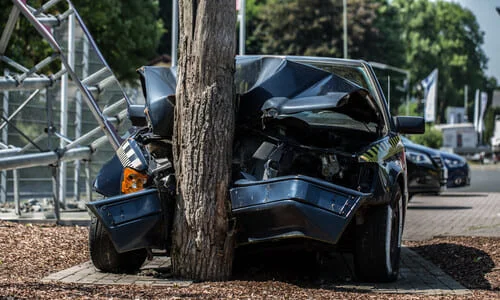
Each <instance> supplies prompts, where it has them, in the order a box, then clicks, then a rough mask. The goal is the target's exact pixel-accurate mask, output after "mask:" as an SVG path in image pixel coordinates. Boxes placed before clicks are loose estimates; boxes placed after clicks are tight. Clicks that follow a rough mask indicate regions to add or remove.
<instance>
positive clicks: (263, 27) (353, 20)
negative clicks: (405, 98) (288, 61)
mask: <svg viewBox="0 0 500 300" xmlns="http://www.w3.org/2000/svg"><path fill="white" fill-rule="evenodd" d="M249 4H250V5H248V4H247V9H248V10H249V11H250V12H252V13H251V15H250V16H251V18H248V20H249V21H248V24H249V25H248V28H249V34H248V36H249V38H248V42H247V46H248V47H249V48H250V49H252V53H264V54H290V55H313V56H314V55H317V56H329V57H343V50H342V47H343V46H342V45H343V40H342V38H343V35H342V34H343V27H342V26H343V24H342V14H343V10H342V1H341V0H329V1H324V0H312V1H311V0H285V1H283V0H260V1H259V0H250V1H249ZM347 13H348V16H347V20H348V25H347V26H348V39H349V40H348V46H349V47H348V52H349V57H351V58H360V59H365V60H374V61H379V62H382V63H387V64H398V63H400V62H402V61H404V53H403V48H402V47H403V46H402V45H401V43H400V41H399V36H400V33H399V30H400V27H401V26H398V25H397V24H395V20H397V18H394V15H395V14H396V13H397V11H396V10H395V9H394V8H393V7H391V6H389V4H388V2H387V1H386V0H350V1H349V2H348V6H347ZM258 47H260V49H258Z"/></svg>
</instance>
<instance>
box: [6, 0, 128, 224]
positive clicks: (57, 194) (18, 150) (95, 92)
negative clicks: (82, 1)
mask: <svg viewBox="0 0 500 300" xmlns="http://www.w3.org/2000/svg"><path fill="white" fill-rule="evenodd" d="M12 2H13V6H12V8H11V11H10V14H9V17H8V20H7V22H6V25H5V28H4V30H3V32H2V35H1V37H0V60H1V61H3V62H4V63H5V64H6V65H8V67H9V69H10V71H9V72H6V73H4V75H3V76H0V91H1V92H3V114H2V115H1V116H0V117H1V120H0V131H1V133H2V135H1V137H2V140H1V142H0V171H1V179H0V180H1V189H0V195H1V199H0V201H2V202H5V198H6V196H5V195H6V191H5V190H6V185H7V182H6V177H7V175H6V174H7V171H8V170H12V171H13V176H12V177H13V179H14V187H13V190H14V200H15V203H16V213H17V214H20V213H21V212H20V210H19V186H18V178H19V176H18V173H17V170H19V169H22V168H30V167H35V166H48V167H50V168H51V169H52V184H53V198H54V209H55V211H54V213H55V216H56V218H57V220H58V221H59V205H60V203H62V204H65V197H66V195H67V193H66V176H67V175H66V164H65V162H67V161H74V164H75V168H74V169H75V174H74V176H75V177H74V178H75V185H74V191H75V195H74V196H75V199H77V200H79V192H78V191H79V173H80V161H84V162H85V163H84V165H85V174H86V178H87V183H86V190H87V191H86V192H87V196H88V198H90V197H91V194H92V193H91V190H90V188H91V185H90V167H89V166H90V165H89V161H90V160H91V159H92V156H93V154H94V153H95V150H96V149H97V148H98V147H100V146H102V145H106V144H107V143H106V141H108V142H109V143H110V144H111V146H112V147H113V149H117V148H118V147H119V145H120V143H121V138H120V136H119V135H118V133H117V130H116V129H115V128H116V127H115V125H117V124H120V123H121V122H122V121H123V120H124V119H126V112H127V106H128V105H129V104H130V100H129V99H128V97H127V96H126V94H125V93H124V92H123V89H122V88H121V86H120V84H119V83H118V81H117V80H116V78H115V76H114V75H113V72H112V71H111V69H110V68H109V66H108V64H107V63H106V61H105V60H104V58H103V56H102V54H101V53H100V51H99V49H98V48H97V46H96V43H95V42H94V40H93V38H92V36H91V35H90V34H89V32H88V30H87V28H86V26H85V24H84V23H83V21H82V19H81V17H80V16H79V14H78V12H77V11H76V9H75V8H74V7H73V5H72V3H71V2H70V1H69V0H50V1H47V2H45V3H44V4H43V5H42V6H41V7H39V8H34V7H31V6H29V5H27V4H26V3H25V1H23V0H13V1H12ZM56 7H57V9H55V8H56ZM61 8H63V9H62V10H61ZM59 11H63V12H62V13H57V12H59ZM20 17H25V18H26V19H27V20H28V21H29V23H30V24H31V26H33V27H34V28H35V29H36V30H37V32H38V33H39V34H40V36H41V37H42V38H43V39H44V40H45V41H47V42H48V43H49V45H50V47H51V48H52V53H51V54H50V55H49V56H47V57H46V58H44V59H42V60H40V61H39V62H38V63H36V64H34V65H33V66H24V65H22V64H21V63H19V62H16V61H15V60H14V59H12V58H10V57H8V56H7V53H8V49H9V42H10V41H11V36H12V34H13V33H14V32H15V27H16V22H17V21H18V19H19V18H20ZM63 26H64V27H66V30H67V41H64V39H63V38H60V37H58V36H57V35H56V34H55V33H54V31H55V29H56V28H61V27H63ZM76 28H77V29H78V34H79V36H80V38H81V39H82V41H83V57H82V64H83V67H82V70H80V71H79V73H80V74H79V75H78V74H77V71H76V70H75V32H76ZM91 54H92V55H93V56H94V57H95V58H96V59H97V61H98V62H99V64H100V66H101V67H100V68H98V69H96V70H95V72H93V73H91V74H89V73H90V72H89V71H90V69H89V56H90V55H91ZM54 62H60V64H61V68H60V70H58V71H57V72H54V73H52V74H43V70H45V69H44V68H46V67H47V66H49V65H51V66H53V65H54V64H53V63H54ZM69 82H71V83H72V85H73V86H74V87H76V89H77V92H76V97H75V99H74V100H75V102H76V103H75V109H76V112H75V120H74V126H75V132H74V139H73V140H72V139H71V138H69V137H68V134H69V132H68V115H69V113H68V102H69V97H68V83H69ZM56 84H60V94H61V99H60V111H61V112H60V122H59V124H60V128H59V130H57V129H56V127H55V126H54V115H53V113H52V107H53V106H52V104H53V103H54V102H53V99H52V97H51V96H50V95H48V92H47V89H48V88H49V87H53V86H54V85H56ZM110 89H112V90H113V91H115V93H116V91H118V94H119V95H120V97H119V99H120V100H110V101H113V102H109V101H108V103H105V104H103V103H99V100H102V99H100V98H101V95H103V94H106V93H109V90H110ZM12 91H31V93H30V95H29V96H28V97H27V98H26V100H25V101H23V102H22V103H21V105H20V106H19V107H18V108H17V109H16V110H15V111H13V112H12V113H11V114H10V115H9V92H12ZM42 94H45V95H46V101H45V104H46V113H47V120H46V124H47V127H46V128H45V133H44V134H42V135H40V136H39V137H37V138H35V139H31V138H30V137H28V135H27V134H25V133H23V131H22V130H21V129H19V128H17V127H16V126H15V125H14V123H13V121H15V120H16V117H17V116H18V114H20V113H21V112H22V111H23V109H24V108H25V107H26V106H27V105H28V104H29V103H30V102H32V101H33V99H35V98H36V97H40V95H42ZM115 98H116V97H115ZM101 102H102V101H101ZM82 103H85V104H86V106H87V107H88V109H89V111H90V112H91V114H92V116H93V118H94V119H95V120H96V122H97V124H98V126H97V127H96V128H93V129H91V130H89V131H87V132H86V133H83V132H82V131H83V128H82ZM8 130H15V131H17V132H18V134H19V135H20V136H21V137H23V138H24V139H25V140H27V141H28V143H27V144H26V145H9V141H8V133H7V132H8ZM103 133H104V136H103ZM52 137H56V138H58V139H59V143H58V145H55V144H54V145H53V144H52V143H51V138H52ZM43 139H47V140H48V145H47V148H45V149H42V147H40V146H39V142H40V141H41V140H43ZM33 148H36V149H38V152H37V153H30V152H29V151H28V150H32V149H33Z"/></svg>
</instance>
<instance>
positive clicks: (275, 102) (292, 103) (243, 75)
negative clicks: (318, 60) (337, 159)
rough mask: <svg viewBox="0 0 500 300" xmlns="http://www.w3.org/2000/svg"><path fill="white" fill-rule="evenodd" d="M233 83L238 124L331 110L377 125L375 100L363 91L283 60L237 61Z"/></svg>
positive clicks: (316, 71)
mask: <svg viewBox="0 0 500 300" xmlns="http://www.w3.org/2000/svg"><path fill="white" fill-rule="evenodd" d="M235 84H236V89H237V93H238V94H239V103H238V105H239V107H238V112H239V113H238V118H239V120H240V121H244V120H251V119H254V120H255V119H256V117H260V116H263V117H277V116H279V115H286V114H294V113H298V112H302V111H314V110H332V111H336V112H339V113H342V114H345V115H347V116H349V117H351V118H352V119H354V120H357V121H362V122H366V123H369V122H374V123H378V122H380V113H379V111H378V108H377V107H378V106H377V105H376V101H375V99H374V98H373V97H372V96H371V95H370V93H369V92H368V91H367V90H366V89H364V88H362V87H360V86H359V85H357V84H355V83H353V82H352V81H349V80H347V79H345V78H343V77H341V76H338V75H336V74H333V73H330V72H327V71H324V70H322V69H319V68H317V67H315V66H312V65H309V64H305V63H299V62H295V61H292V60H289V59H287V58H286V57H253V58H251V59H245V60H242V61H238V63H237V64H236V75H235ZM259 119H260V118H259Z"/></svg>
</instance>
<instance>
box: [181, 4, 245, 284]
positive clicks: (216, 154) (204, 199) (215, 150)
mask: <svg viewBox="0 0 500 300" xmlns="http://www.w3.org/2000/svg"><path fill="white" fill-rule="evenodd" d="M179 20H180V21H179V23H180V26H179V27H180V34H179V37H180V42H179V61H178V70H177V80H178V81H177V91H176V110H175V133H174V137H173V142H174V164H175V169H176V174H177V195H178V196H177V205H176V213H175V217H174V226H173V239H172V266H173V273H174V275H176V276H180V277H183V278H189V279H192V280H202V281H205V280H225V279H227V278H228V277H229V276H230V275H231V270H232V261H233V252H234V238H233V234H232V230H231V228H229V227H230V226H229V214H230V213H231V208H230V201H229V193H228V185H229V183H230V179H231V157H232V144H233V135H234V115H235V112H234V105H235V104H234V81H233V76H234V69H235V62H234V55H235V30H236V29H235V27H236V26H235V22H236V10H235V2H234V0H180V1H179Z"/></svg>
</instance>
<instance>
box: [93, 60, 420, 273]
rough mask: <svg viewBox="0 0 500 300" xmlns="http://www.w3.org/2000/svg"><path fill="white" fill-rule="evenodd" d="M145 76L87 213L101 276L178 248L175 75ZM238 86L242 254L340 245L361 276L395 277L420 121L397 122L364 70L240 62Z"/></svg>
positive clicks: (236, 186) (339, 64) (328, 64)
mask: <svg viewBox="0 0 500 300" xmlns="http://www.w3.org/2000/svg"><path fill="white" fill-rule="evenodd" d="M140 74H141V79H142V84H143V91H144V94H145V97H146V105H145V107H144V106H134V105H131V106H130V107H129V116H130V119H131V120H132V123H133V124H134V125H135V126H136V128H135V133H134V134H132V135H131V136H130V137H129V138H128V139H127V140H126V141H125V142H124V143H123V144H122V146H121V147H120V148H119V149H118V151H117V153H116V155H115V157H114V158H113V159H112V160H110V161H109V162H108V163H107V164H106V165H104V166H103V168H102V170H101V171H100V173H99V174H98V176H97V178H96V180H95V184H94V185H95V189H96V191H97V192H99V193H101V194H102V195H103V196H105V198H104V199H102V200H98V201H95V202H91V203H89V204H88V207H89V209H90V211H91V213H92V215H93V218H92V224H91V228H90V229H91V230H90V242H89V245H90V253H91V258H92V261H93V263H94V265H95V266H96V267H97V268H99V269H101V270H103V271H110V272H131V271H134V270H137V269H138V268H139V267H140V266H141V264H142V263H143V262H144V260H145V259H146V257H147V256H148V253H149V254H151V250H152V249H162V250H166V254H167V255H168V251H169V247H170V243H171V242H170V232H171V229H172V228H171V227H172V216H173V212H174V209H175V205H174V202H175V170H174V169H173V166H172V151H171V147H172V145H171V137H172V129H173V112H174V110H173V109H174V107H175V97H174V96H173V94H175V86H176V76H175V70H174V69H166V68H158V67H144V68H142V69H141V70H140ZM235 85H236V89H237V97H236V101H237V108H238V111H237V123H236V132H235V141H234V146H233V162H232V178H233V180H232V185H231V188H230V196H231V204H232V214H233V217H234V219H235V226H236V228H237V245H236V247H238V249H245V247H260V246H262V247H269V246H271V247H279V246H281V245H287V246H288V247H296V248H301V247H307V248H308V249H309V250H311V249H312V250H313V251H318V252H320V251H333V250H335V249H336V248H338V247H339V246H340V245H343V246H345V247H347V248H348V249H349V250H350V251H352V252H353V253H354V258H355V259H354V261H355V271H356V275H357V277H358V279H360V280H369V281H393V280H395V279H396V278H397V276H398V272H399V254H400V248H401V236H402V232H403V224H404V218H405V213H406V205H407V201H408V188H407V178H406V172H407V171H406V161H405V153H404V146H403V144H402V141H401V138H400V136H399V133H421V132H423V130H424V126H423V119H422V118H415V117H397V118H392V117H391V115H390V114H389V111H388V109H387V106H386V102H385V99H384V97H383V95H382V93H381V89H380V86H379V83H378V82H377V79H376V77H375V76H374V73H373V71H372V69H371V67H370V66H369V65H368V64H366V63H365V62H363V61H356V60H340V59H329V58H317V57H287V56H283V57H281V56H241V57H237V59H236V74H235ZM143 111H145V115H144V113H143Z"/></svg>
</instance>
